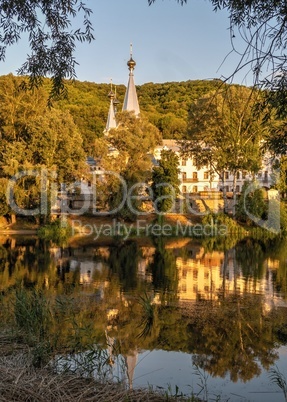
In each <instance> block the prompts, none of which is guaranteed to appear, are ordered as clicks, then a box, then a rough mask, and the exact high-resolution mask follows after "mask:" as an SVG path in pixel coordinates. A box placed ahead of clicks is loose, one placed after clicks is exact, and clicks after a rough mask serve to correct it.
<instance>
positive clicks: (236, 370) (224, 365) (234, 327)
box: [188, 295, 277, 381]
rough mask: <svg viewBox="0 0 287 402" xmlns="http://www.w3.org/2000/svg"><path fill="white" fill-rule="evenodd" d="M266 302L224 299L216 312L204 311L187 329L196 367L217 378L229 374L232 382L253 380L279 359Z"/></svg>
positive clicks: (256, 298) (248, 298)
mask: <svg viewBox="0 0 287 402" xmlns="http://www.w3.org/2000/svg"><path fill="white" fill-rule="evenodd" d="M262 311H263V299H262V297H260V296H255V295H252V296H251V295H244V296H243V297H242V296H239V295H231V296H228V297H225V299H224V300H222V301H221V303H220V305H219V306H218V307H216V308H211V306H210V307H209V308H205V309H202V310H201V314H200V319H199V317H197V319H194V320H192V321H191V322H190V323H189V326H188V332H189V334H190V345H191V349H192V352H193V353H195V354H196V356H195V357H194V363H196V364H197V365H198V366H199V367H200V368H202V369H204V370H207V371H208V372H209V373H210V374H212V375H214V376H221V377H224V376H225V375H226V374H227V373H228V372H230V377H231V379H232V380H233V381H237V380H238V379H241V380H243V381H247V380H250V379H251V378H253V377H254V376H256V375H258V374H259V373H260V366H259V364H260V363H261V364H262V366H263V367H264V368H266V369H268V368H269V366H270V365H272V364H273V363H274V361H275V359H276V358H277V353H276V352H275V351H274V347H275V339H274V336H273V330H274V327H275V323H273V322H272V320H270V319H269V317H265V316H264V315H263V314H262Z"/></svg>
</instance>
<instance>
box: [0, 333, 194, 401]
mask: <svg viewBox="0 0 287 402" xmlns="http://www.w3.org/2000/svg"><path fill="white" fill-rule="evenodd" d="M0 346H1V352H0V373H1V382H0V402H7V401H13V402H26V401H27V402H28V401H29V402H55V401H57V402H76V401H77V402H80V401H82V402H85V401H90V402H114V401H117V402H142V401H147V402H149V401H150V402H165V401H169V402H175V401H177V402H180V401H182V402H183V401H184V402H197V401H198V402H199V400H198V399H197V398H195V397H190V398H184V397H178V396H176V397H173V396H172V395H170V394H169V393H168V392H158V391H152V390H145V389H135V390H133V389H131V390H127V389H126V388H125V387H124V386H123V384H119V383H113V382H106V383H101V382H98V381H96V380H95V379H93V378H87V377H83V376H79V375H76V374H71V373H64V374H55V372H54V371H53V370H52V369H51V368H50V367H49V366H47V367H45V368H35V367H33V364H32V358H31V348H30V347H29V346H28V345H25V344H21V343H19V340H18V339H17V338H16V337H13V336H12V335H8V334H7V333H2V334H0Z"/></svg>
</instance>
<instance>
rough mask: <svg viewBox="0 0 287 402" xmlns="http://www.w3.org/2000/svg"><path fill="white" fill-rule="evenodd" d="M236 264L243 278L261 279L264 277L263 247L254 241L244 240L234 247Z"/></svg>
mask: <svg viewBox="0 0 287 402" xmlns="http://www.w3.org/2000/svg"><path fill="white" fill-rule="evenodd" d="M235 255H236V262H237V263H238V264H239V265H240V267H241V269H242V274H243V276H244V278H250V277H251V278H253V279H254V280H256V279H262V278H263V275H264V260H265V258H266V255H265V246H264V244H263V243H262V242H259V241H258V240H256V239H252V238H245V239H244V240H241V241H240V242H238V243H237V245H236V246H235Z"/></svg>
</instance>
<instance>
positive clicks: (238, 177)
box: [236, 172, 240, 180]
mask: <svg viewBox="0 0 287 402" xmlns="http://www.w3.org/2000/svg"><path fill="white" fill-rule="evenodd" d="M236 178H237V180H240V172H237V173H236Z"/></svg>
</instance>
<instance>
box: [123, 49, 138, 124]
mask: <svg viewBox="0 0 287 402" xmlns="http://www.w3.org/2000/svg"><path fill="white" fill-rule="evenodd" d="M127 65H128V68H129V70H130V74H129V82H128V86H127V89H126V94H125V100H124V104H123V111H124V110H127V111H133V112H134V113H135V115H136V116H138V115H139V114H140V107H139V102H138V97H137V91H136V87H135V83H134V73H133V71H134V69H135V66H136V62H135V61H134V60H133V47H132V44H131V45H130V59H129V61H128V62H127Z"/></svg>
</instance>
